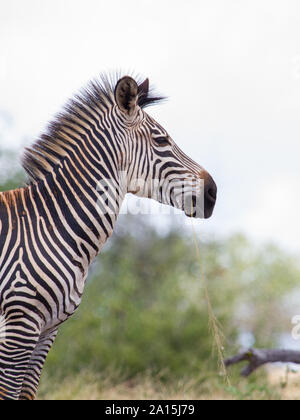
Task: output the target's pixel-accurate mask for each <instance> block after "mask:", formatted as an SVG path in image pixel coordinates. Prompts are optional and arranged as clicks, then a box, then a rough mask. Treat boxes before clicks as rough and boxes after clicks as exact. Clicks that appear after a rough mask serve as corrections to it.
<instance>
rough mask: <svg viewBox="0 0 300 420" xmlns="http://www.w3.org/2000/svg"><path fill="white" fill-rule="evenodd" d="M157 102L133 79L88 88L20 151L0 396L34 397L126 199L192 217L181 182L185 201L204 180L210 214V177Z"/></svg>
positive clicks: (1, 212) (1, 296)
mask: <svg viewBox="0 0 300 420" xmlns="http://www.w3.org/2000/svg"><path fill="white" fill-rule="evenodd" d="M158 99H159V98H151V96H150V95H149V87H148V82H147V81H145V82H144V83H142V84H140V85H138V84H137V83H136V82H135V81H134V80H133V79H132V78H130V77H125V78H122V79H120V81H119V82H118V83H117V85H116V87H115V88H113V87H112V86H111V85H110V84H109V83H108V81H107V80H106V79H103V81H102V83H93V84H91V85H90V86H89V88H88V89H87V90H86V91H85V92H83V93H82V94H81V96H77V97H76V98H75V99H74V100H73V101H72V102H70V103H69V104H68V105H67V106H66V108H65V110H64V111H63V113H61V114H60V115H58V117H57V118H56V120H55V121H54V122H53V123H51V124H50V126H49V127H48V130H47V131H46V132H45V133H44V134H43V135H42V136H41V138H40V139H39V140H38V141H37V142H36V143H35V144H34V145H33V146H32V147H31V148H30V149H28V150H27V151H26V154H25V157H24V159H23V166H24V168H25V170H26V171H27V173H28V175H29V177H30V180H31V181H30V184H29V185H27V186H26V187H24V188H21V189H19V190H15V191H9V192H5V193H0V398H3V399H33V398H35V394H36V390H37V387H38V382H39V378H40V373H41V369H42V367H43V364H44V361H45V358H46V356H47V354H48V351H49V350H50V348H51V345H52V344H53V341H54V339H55V336H56V334H57V328H58V326H59V325H60V324H61V323H62V322H64V321H65V320H66V319H68V318H69V317H70V316H71V315H72V314H73V313H74V311H75V310H76V309H77V308H78V306H79V304H80V302H81V297H82V293H83V290H84V284H85V280H86V277H87V274H88V268H89V266H90V264H91V262H92V261H93V259H94V258H95V257H96V255H97V254H98V253H99V252H100V251H101V249H102V247H103V246H104V244H105V242H106V241H107V239H108V238H109V236H110V235H111V234H112V231H113V228H114V224H115V222H116V219H117V216H118V213H119V209H120V206H121V204H122V201H123V199H124V197H125V195H126V193H128V192H131V193H134V194H137V195H139V196H142V197H152V198H155V199H156V200H158V201H160V202H163V203H165V204H170V205H173V206H176V207H179V208H182V209H183V210H184V211H185V212H186V213H187V214H189V210H190V209H185V208H184V199H183V198H182V186H183V184H185V187H186V188H187V191H188V197H190V199H189V200H188V202H189V205H191V204H194V203H195V196H196V195H197V194H199V195H200V193H201V188H202V190H203V184H202V183H201V182H200V181H201V180H205V181H207V180H208V184H209V185H210V201H211V203H213V204H212V208H213V205H214V200H213V197H212V196H213V195H214V192H212V188H213V181H212V179H211V178H210V176H209V175H208V174H207V172H205V171H204V170H203V168H202V167H200V166H199V165H197V164H196V163H195V162H193V161H192V160H191V159H189V158H188V157H187V156H186V155H184V154H183V153H182V152H181V151H180V149H179V148H178V147H177V146H176V145H175V143H174V142H173V141H172V140H171V139H170V138H169V136H168V134H167V132H166V131H165V130H164V129H163V128H162V127H161V126H160V125H159V124H157V123H156V122H155V121H154V120H153V119H152V118H151V117H150V116H149V115H148V114H147V113H146V112H145V111H144V109H143V108H144V106H145V105H148V104H151V102H155V101H157V100H158ZM154 180H155V181H156V182H153V181H154ZM166 184H167V188H165V185H166ZM170 186H171V187H170ZM201 186H202V187H201ZM204 190H205V188H204ZM204 190H203V191H204ZM208 190H209V188H208V187H207V188H206V190H205V191H206V193H207V194H208V192H207V191H208ZM203 191H202V192H203ZM204 198H205V194H204ZM206 199H207V200H208V198H206ZM211 203H210V205H211ZM210 211H211V212H212V209H209V212H210ZM204 216H205V214H204ZM206 217H208V216H206Z"/></svg>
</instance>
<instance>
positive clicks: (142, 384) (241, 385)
mask: <svg viewBox="0 0 300 420" xmlns="http://www.w3.org/2000/svg"><path fill="white" fill-rule="evenodd" d="M259 382H260V381H258V382H255V383H251V382H250V381H249V380H241V381H240V382H238V383H236V385H235V386H234V387H226V386H222V385H220V382H218V380H216V379H215V378H212V379H209V378H208V379H206V380H204V381H202V382H201V381H199V380H198V381H197V380H181V381H174V382H172V383H167V384H166V383H164V381H162V380H161V378H160V377H159V376H158V377H155V378H153V376H151V375H147V374H146V375H143V376H142V375H141V376H137V377H136V378H134V379H131V380H119V381H117V380H116V376H115V375H114V376H110V375H108V376H106V377H103V376H100V375H95V374H93V373H91V372H88V371H86V372H82V373H80V374H78V375H77V376H75V377H72V378H66V379H64V380H63V381H62V382H60V383H58V384H57V385H54V383H53V381H48V380H47V378H43V381H42V384H41V387H40V391H39V394H38V398H39V399H41V400H145V399H147V400H166V399H168V400H278V399H281V400H293V399H300V373H297V374H294V373H289V374H288V375H286V373H285V371H284V369H279V370H277V369H276V370H272V371H271V372H270V373H269V375H268V377H267V379H266V380H264V381H262V385H258V383H259Z"/></svg>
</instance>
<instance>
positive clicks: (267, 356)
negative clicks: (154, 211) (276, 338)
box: [225, 349, 300, 377]
mask: <svg viewBox="0 0 300 420" xmlns="http://www.w3.org/2000/svg"><path fill="white" fill-rule="evenodd" d="M244 361H247V362H248V365H247V366H246V367H245V368H244V369H243V370H242V371H241V375H242V376H245V377H247V376H249V375H251V373H252V372H254V371H255V370H256V369H258V368H259V367H261V366H263V365H265V364H266V363H275V362H283V363H297V364H300V351H295V350H278V349H249V350H246V351H244V352H242V353H239V354H238V355H236V356H233V357H231V358H229V359H227V360H225V366H226V367H229V366H232V365H234V364H236V363H240V362H244Z"/></svg>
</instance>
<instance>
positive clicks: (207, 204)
mask: <svg viewBox="0 0 300 420" xmlns="http://www.w3.org/2000/svg"><path fill="white" fill-rule="evenodd" d="M199 202H200V203H199ZM199 202H198V200H197V197H196V196H192V197H190V198H189V199H188V200H186V202H185V205H184V213H185V215H186V216H188V217H192V218H195V219H209V218H210V217H211V216H212V214H213V211H214V207H215V203H216V198H215V197H213V196H205V198H204V200H203V199H202V200H201V199H199Z"/></svg>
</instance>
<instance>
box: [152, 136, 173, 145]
mask: <svg viewBox="0 0 300 420" xmlns="http://www.w3.org/2000/svg"><path fill="white" fill-rule="evenodd" d="M153 140H154V143H155V144H157V146H161V147H163V146H170V141H169V140H168V139H167V137H157V138H156V139H153Z"/></svg>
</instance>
